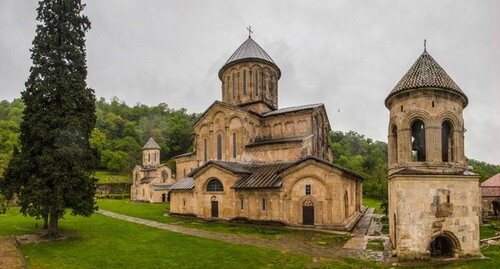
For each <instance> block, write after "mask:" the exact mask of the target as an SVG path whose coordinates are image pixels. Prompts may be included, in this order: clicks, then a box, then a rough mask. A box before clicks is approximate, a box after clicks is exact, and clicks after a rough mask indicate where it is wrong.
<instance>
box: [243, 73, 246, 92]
mask: <svg viewBox="0 0 500 269" xmlns="http://www.w3.org/2000/svg"><path fill="white" fill-rule="evenodd" d="M243 95H244V96H246V95H247V70H243Z"/></svg>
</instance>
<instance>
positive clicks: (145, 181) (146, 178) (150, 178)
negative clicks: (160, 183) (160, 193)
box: [141, 176, 155, 184]
mask: <svg viewBox="0 0 500 269" xmlns="http://www.w3.org/2000/svg"><path fill="white" fill-rule="evenodd" d="M153 178H155V177H151V176H149V177H143V178H141V184H144V183H149V182H151V180H152V179H153Z"/></svg>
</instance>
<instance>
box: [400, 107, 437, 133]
mask: <svg viewBox="0 0 500 269" xmlns="http://www.w3.org/2000/svg"><path fill="white" fill-rule="evenodd" d="M416 120H421V121H423V122H424V124H425V125H430V124H432V122H433V120H432V116H431V115H430V114H429V112H427V111H425V110H421V109H415V110H412V111H409V112H408V113H407V114H406V115H405V117H404V118H403V120H402V121H401V126H400V129H411V125H412V124H413V122H415V121H416Z"/></svg>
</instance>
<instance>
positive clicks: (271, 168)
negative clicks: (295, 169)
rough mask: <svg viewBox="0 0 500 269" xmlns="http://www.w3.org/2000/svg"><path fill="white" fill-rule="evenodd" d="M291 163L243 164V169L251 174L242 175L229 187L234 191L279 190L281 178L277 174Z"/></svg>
mask: <svg viewBox="0 0 500 269" xmlns="http://www.w3.org/2000/svg"><path fill="white" fill-rule="evenodd" d="M292 164H293V163H290V162H286V163H285V162H283V163H266V164H245V165H244V167H245V169H247V170H249V171H251V174H246V175H243V176H242V177H241V178H240V179H239V180H238V181H236V183H235V184H234V185H233V186H232V187H231V188H234V189H249V188H252V189H256V188H279V187H281V178H280V176H279V173H280V172H281V171H282V170H283V169H286V168H288V167H290V166H291V165H292Z"/></svg>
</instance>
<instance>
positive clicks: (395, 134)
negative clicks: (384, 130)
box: [390, 125, 398, 163]
mask: <svg viewBox="0 0 500 269" xmlns="http://www.w3.org/2000/svg"><path fill="white" fill-rule="evenodd" d="M390 150H391V152H392V156H393V162H394V163H397V162H398V127H397V126H396V125H394V126H392V146H391V148H390Z"/></svg>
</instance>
